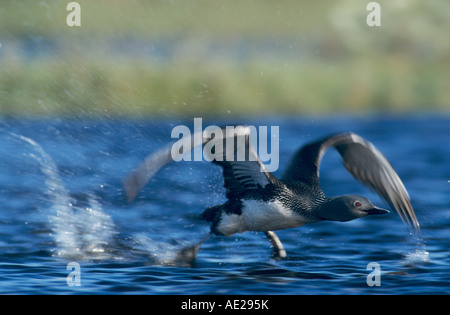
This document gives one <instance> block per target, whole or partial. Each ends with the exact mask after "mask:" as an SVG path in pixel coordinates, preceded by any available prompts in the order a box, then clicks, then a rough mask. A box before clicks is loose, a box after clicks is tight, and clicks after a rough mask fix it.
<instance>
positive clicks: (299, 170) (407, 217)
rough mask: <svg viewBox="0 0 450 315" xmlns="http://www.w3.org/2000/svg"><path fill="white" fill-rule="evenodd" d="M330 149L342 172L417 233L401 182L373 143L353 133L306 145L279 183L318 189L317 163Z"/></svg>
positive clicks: (414, 218) (408, 201)
mask: <svg viewBox="0 0 450 315" xmlns="http://www.w3.org/2000/svg"><path fill="white" fill-rule="evenodd" d="M330 147H334V148H336V149H337V150H338V152H339V153H340V154H341V156H342V158H343V163H344V166H345V168H346V169H347V170H348V171H349V172H350V173H351V174H352V175H353V177H355V178H356V179H357V180H358V181H360V182H361V183H363V184H364V185H366V186H368V187H369V188H371V189H373V190H374V191H375V192H376V193H377V194H378V195H380V196H381V197H382V198H383V199H384V200H386V202H387V203H388V204H389V206H390V207H391V208H393V209H395V210H396V211H397V213H398V214H399V215H400V218H401V219H402V221H403V222H404V223H405V224H406V225H407V226H408V227H409V228H410V229H411V231H414V232H416V233H417V232H420V227H419V222H418V220H417V217H416V215H415V213H414V209H413V207H412V206H411V202H410V200H409V196H408V193H407V191H406V189H405V186H404V185H403V183H402V181H401V179H400V178H399V176H398V175H397V173H396V172H395V171H394V169H393V168H392V166H391V164H390V163H389V162H388V160H387V159H386V158H385V157H384V156H383V154H382V153H381V152H380V151H379V150H378V149H377V148H375V146H374V145H373V144H372V143H370V142H369V141H367V140H365V139H363V138H362V137H360V136H358V135H356V134H354V133H339V134H335V135H331V136H329V137H326V138H323V139H321V140H319V141H316V142H312V143H310V144H307V145H305V146H304V147H302V148H301V149H300V150H299V151H297V153H296V154H295V155H294V157H293V158H292V160H291V162H290V164H289V166H288V168H287V169H286V171H285V173H284V175H283V177H282V179H285V180H286V179H290V180H299V181H303V182H306V183H308V184H310V185H318V184H319V166H320V162H321V160H322V157H323V155H324V153H325V151H326V150H327V149H328V148H330Z"/></svg>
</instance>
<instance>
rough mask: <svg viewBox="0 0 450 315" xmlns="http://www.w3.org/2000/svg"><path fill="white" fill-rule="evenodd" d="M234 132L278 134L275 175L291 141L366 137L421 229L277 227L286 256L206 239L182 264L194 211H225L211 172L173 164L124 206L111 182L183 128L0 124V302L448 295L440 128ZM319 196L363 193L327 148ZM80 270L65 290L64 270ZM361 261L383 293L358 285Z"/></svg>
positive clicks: (346, 126)
mask: <svg viewBox="0 0 450 315" xmlns="http://www.w3.org/2000/svg"><path fill="white" fill-rule="evenodd" d="M236 122H237V123H245V124H251V125H255V126H259V125H267V126H271V125H277V126H279V128H280V168H279V169H278V171H277V172H275V175H280V174H281V173H282V171H283V169H284V167H285V166H286V165H287V162H288V160H289V157H290V156H291V155H292V154H293V152H294V151H295V150H296V149H297V148H298V147H299V146H301V145H302V144H304V143H306V142H307V141H310V140H313V139H316V138H318V137H321V136H324V135H327V134H329V133H333V132H338V131H353V132H356V133H358V134H360V135H361V136H363V137H365V138H367V139H368V140H370V141H372V142H373V143H374V144H375V145H376V146H377V147H378V148H379V149H380V150H381V151H382V152H383V153H384V154H385V155H386V157H387V158H388V159H389V160H390V162H391V164H392V165H393V167H394V168H395V170H396V171H397V172H398V174H399V176H400V177H401V178H402V180H403V181H404V184H405V186H406V188H407V190H408V192H409V194H410V196H411V200H412V204H413V206H414V208H415V210H416V214H417V216H418V219H419V222H420V223H421V226H422V231H423V241H421V240H417V239H414V238H412V237H411V236H410V235H409V233H408V230H407V228H406V227H405V226H404V225H403V223H402V222H401V220H400V218H399V217H398V216H397V215H396V214H395V213H394V212H391V213H390V214H389V215H385V216H377V217H368V218H364V219H360V220H355V221H352V222H347V223H339V222H323V223H319V224H314V225H309V226H304V227H300V228H297V229H291V230H285V231H279V232H278V235H279V237H280V239H281V240H282V242H283V243H284V245H285V247H286V250H287V252H288V257H287V258H286V259H283V260H274V259H272V258H271V248H270V246H269V243H268V241H267V240H266V239H265V237H264V235H263V234H262V233H252V232H247V233H243V234H240V235H235V236H232V237H230V238H224V237H217V236H214V237H211V238H210V239H209V240H208V241H207V242H205V243H204V244H203V246H202V247H201V250H200V251H199V253H198V257H197V260H196V261H195V263H194V264H192V265H180V264H177V262H176V261H174V259H175V257H176V253H177V251H178V250H179V249H180V248H183V247H184V246H187V245H189V244H192V243H195V242H196V241H198V240H200V239H201V238H202V237H203V236H204V235H205V234H206V233H207V232H208V230H209V227H208V225H207V224H206V223H205V222H202V221H199V220H198V219H197V216H198V214H200V213H201V211H202V210H203V209H204V208H206V207H208V206H211V205H214V204H218V203H221V202H223V201H224V200H225V199H224V188H223V181H222V175H221V169H220V168H219V167H217V166H215V165H212V164H209V163H208V162H183V163H174V164H172V165H170V166H169V167H167V168H165V169H163V170H162V171H161V172H160V173H158V174H157V175H156V176H155V177H154V178H153V179H152V180H151V181H150V182H149V184H148V185H147V186H146V187H145V188H144V190H143V191H142V192H141V193H140V194H139V196H138V197H137V199H136V200H135V202H134V203H129V202H127V200H126V198H125V196H124V192H123V188H122V185H121V182H122V180H123V178H124V177H125V176H126V175H127V173H128V172H130V171H131V170H132V169H133V168H134V167H135V166H137V164H138V163H139V162H140V161H141V159H142V158H144V157H145V156H146V155H147V154H148V153H150V152H152V151H153V150H156V149H157V148H159V147H160V146H162V145H164V144H166V143H167V142H169V141H170V140H171V139H170V132H171V130H172V128H173V127H174V126H176V125H179V124H185V125H188V126H191V125H192V123H193V120H192V121H190V120H177V119H166V120H135V119H122V120H113V119H110V120H92V119H72V120H70V119H51V120H50V119H23V120H14V119H3V120H2V121H1V122H0V130H1V132H0V163H1V165H2V172H0V200H1V205H2V207H1V210H0V294H68V293H69V294H70V293H75V294H77V293H78V294H80V293H81V294H124V293H126V294H378V293H379V294H448V293H449V292H450V284H449V281H450V272H449V263H450V257H449V252H448V248H450V242H449V237H448V236H449V235H450V194H449V192H450V182H449V181H450V145H449V143H450V142H449V140H450V139H449V134H450V118H449V117H446V116H442V115H428V116H408V117H387V118H386V117H370V118H369V117H354V116H339V117H333V118H328V119H316V118H287V117H276V118H266V119H262V118H261V119H257V120H256V119H254V120H241V121H235V120H233V121H227V120H222V121H204V126H206V125H208V124H234V123H236ZM321 185H322V187H323V189H324V191H325V193H326V194H328V195H339V194H346V193H353V194H362V195H365V196H367V197H369V198H370V199H371V200H372V201H373V202H374V203H375V204H376V205H378V206H380V207H387V206H386V205H385V204H384V202H383V201H381V200H380V199H379V198H378V197H377V196H376V195H375V194H374V193H373V192H371V191H369V190H368V189H366V188H365V187H363V186H361V185H360V184H359V183H358V182H357V181H356V180H354V179H353V178H352V177H351V176H350V175H349V174H348V173H347V172H346V170H345V168H344V167H343V166H342V165H341V162H340V157H339V155H338V154H337V153H336V152H333V151H330V152H329V153H327V154H326V155H325V157H324V160H323V164H322V168H321ZM69 262H76V263H78V264H79V265H80V267H81V271H80V274H81V282H80V284H81V285H80V286H68V284H67V281H66V279H67V276H68V275H69V272H70V271H69V270H67V269H66V268H67V264H68V263H69ZM371 262H376V263H378V264H379V266H380V268H381V277H380V286H372V287H370V286H368V285H367V282H366V280H367V276H368V275H369V274H370V272H371V270H366V268H367V266H368V264H369V263H371Z"/></svg>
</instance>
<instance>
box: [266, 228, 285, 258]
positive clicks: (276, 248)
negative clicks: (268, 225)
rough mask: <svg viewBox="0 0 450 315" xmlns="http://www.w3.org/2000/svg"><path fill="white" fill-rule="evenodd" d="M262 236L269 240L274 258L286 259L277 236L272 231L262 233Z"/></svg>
mask: <svg viewBox="0 0 450 315" xmlns="http://www.w3.org/2000/svg"><path fill="white" fill-rule="evenodd" d="M264 234H265V235H266V236H267V238H268V239H269V241H270V243H271V244H272V247H273V256H274V257H275V258H285V257H286V250H285V249H284V247H283V244H282V243H281V241H280V239H279V238H278V236H277V235H276V234H275V232H273V231H267V232H264Z"/></svg>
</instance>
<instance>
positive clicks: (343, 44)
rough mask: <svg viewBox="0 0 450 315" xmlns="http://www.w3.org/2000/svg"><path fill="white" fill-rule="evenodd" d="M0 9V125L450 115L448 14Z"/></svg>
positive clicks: (192, 4) (438, 7)
mask: <svg viewBox="0 0 450 315" xmlns="http://www.w3.org/2000/svg"><path fill="white" fill-rule="evenodd" d="M69 2H70V1H61V0H53V1H34V0H28V1H13V0H2V2H1V3H0V45H1V46H0V115H8V116H17V115H45V116H51V115H105V116H124V115H132V116H160V115H162V116H167V115H174V114H176V115H187V116H202V117H204V116H214V115H221V116H223V115H267V114H288V115H289V114H327V113H343V112H358V113H361V112H367V111H369V112H379V111H383V112H410V111H446V112H448V111H449V110H450V72H449V61H450V54H449V52H450V37H449V31H450V4H449V2H448V1H445V0H434V1H428V2H426V1H419V0H410V1H400V0H399V1H387V0H384V1H378V2H379V3H380V5H381V14H382V15H381V23H382V25H381V26H380V27H369V26H367V24H366V17H367V14H368V13H369V12H368V11H366V5H367V3H369V2H370V1H352V0H339V1H332V0H326V1H324V0H323V1H303V2H300V1H288V0H284V1H271V0H259V1H256V0H255V1H238V0H230V1H215V0H203V1H200V0H191V1H182V0H179V1H176V0H173V1H119V0H85V1H83V0H81V1H77V2H78V3H79V4H80V5H81V24H82V25H81V27H68V26H67V25H66V16H67V14H68V13H69V12H68V11H66V5H67V3H69Z"/></svg>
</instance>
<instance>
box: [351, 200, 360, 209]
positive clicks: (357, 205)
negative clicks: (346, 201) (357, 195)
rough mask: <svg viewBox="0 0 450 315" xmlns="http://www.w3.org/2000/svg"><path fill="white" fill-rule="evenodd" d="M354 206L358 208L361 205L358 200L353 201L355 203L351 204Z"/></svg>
mask: <svg viewBox="0 0 450 315" xmlns="http://www.w3.org/2000/svg"><path fill="white" fill-rule="evenodd" d="M353 205H354V206H355V207H357V208H359V207H361V202H359V201H355V203H354V204H353Z"/></svg>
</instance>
